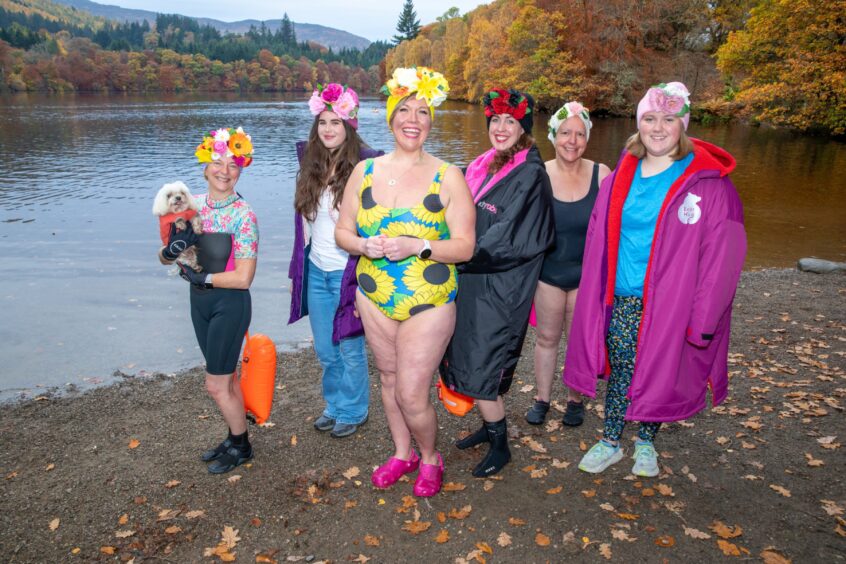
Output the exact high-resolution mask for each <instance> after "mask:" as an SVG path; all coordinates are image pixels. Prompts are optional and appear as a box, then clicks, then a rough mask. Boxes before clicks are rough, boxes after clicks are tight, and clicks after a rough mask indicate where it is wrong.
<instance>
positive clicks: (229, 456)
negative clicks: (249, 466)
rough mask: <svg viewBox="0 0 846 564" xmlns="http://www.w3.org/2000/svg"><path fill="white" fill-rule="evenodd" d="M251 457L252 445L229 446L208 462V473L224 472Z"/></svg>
mask: <svg viewBox="0 0 846 564" xmlns="http://www.w3.org/2000/svg"><path fill="white" fill-rule="evenodd" d="M252 457H253V447H252V446H251V445H247V446H246V448H243V449H241V448H238V447H235V446H232V447H229V448H228V449H226V452H224V453H223V454H222V455H221V456H220V457H219V458H218V459H217V460H215V461H214V462H212V463H211V464H209V473H210V474H226V473H227V472H229V471H231V470H234V469H235V468H237V467H238V466H240V465H241V464H243V463H245V462H246V461H248V460H250V459H251V458H252Z"/></svg>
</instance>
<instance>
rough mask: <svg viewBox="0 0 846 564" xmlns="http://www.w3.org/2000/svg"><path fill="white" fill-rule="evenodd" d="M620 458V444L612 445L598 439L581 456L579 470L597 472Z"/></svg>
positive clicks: (621, 452)
mask: <svg viewBox="0 0 846 564" xmlns="http://www.w3.org/2000/svg"><path fill="white" fill-rule="evenodd" d="M622 459H623V449H622V448H620V445H617V446H612V445H610V444H608V443H606V442H605V441H599V442H598V443H596V444H595V445H593V446H592V447H590V450H589V451H587V452H586V453H585V455H584V456H583V457H582V461H581V462H579V470H581V471H582V472H590V473H591V474H599V473H600V472H602V471H603V470H605V469H606V468H608V467H609V466H611V465H612V464H615V463H617V462H620V461H621V460H622Z"/></svg>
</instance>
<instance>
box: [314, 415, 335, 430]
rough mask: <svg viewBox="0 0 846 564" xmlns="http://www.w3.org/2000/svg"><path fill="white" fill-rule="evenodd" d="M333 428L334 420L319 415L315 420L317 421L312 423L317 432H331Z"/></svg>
mask: <svg viewBox="0 0 846 564" xmlns="http://www.w3.org/2000/svg"><path fill="white" fill-rule="evenodd" d="M334 427H335V420H334V419H332V418H331V417H326V416H325V415H321V416H320V417H318V418H317V421H315V422H314V428H315V429H317V430H318V431H324V432H325V431H331V430H332V429H333V428H334Z"/></svg>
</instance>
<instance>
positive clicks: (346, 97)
mask: <svg viewBox="0 0 846 564" xmlns="http://www.w3.org/2000/svg"><path fill="white" fill-rule="evenodd" d="M308 109H309V110H311V115H313V116H319V115H320V113H321V112H324V111H329V112H335V113H336V114H337V115H338V117H339V118H341V119H342V120H344V121H346V122H349V124H350V125H351V126H352V127H353V129H358V94H356V93H355V90H353V89H352V88H349V87H346V86H341V85H340V84H338V83H337V82H330V83H329V84H326V85H321V84H318V85H317V90H315V91H314V92H313V93H312V94H311V98H309V100H308Z"/></svg>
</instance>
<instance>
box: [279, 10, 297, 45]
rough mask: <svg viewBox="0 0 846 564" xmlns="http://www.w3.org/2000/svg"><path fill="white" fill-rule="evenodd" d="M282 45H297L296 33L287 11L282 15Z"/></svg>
mask: <svg viewBox="0 0 846 564" xmlns="http://www.w3.org/2000/svg"><path fill="white" fill-rule="evenodd" d="M282 45H284V46H286V47H295V46H296V45H297V34H296V32H295V31H294V24H293V23H292V22H291V18H289V17H288V12H285V15H284V16H282Z"/></svg>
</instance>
